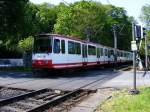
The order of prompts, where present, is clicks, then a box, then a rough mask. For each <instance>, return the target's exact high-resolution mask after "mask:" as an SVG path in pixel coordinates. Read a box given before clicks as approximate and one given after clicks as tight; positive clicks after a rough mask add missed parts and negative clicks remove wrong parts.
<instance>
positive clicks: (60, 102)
mask: <svg viewBox="0 0 150 112" xmlns="http://www.w3.org/2000/svg"><path fill="white" fill-rule="evenodd" d="M107 78H108V77H107V76H106V77H103V78H100V79H97V80H94V81H92V82H89V83H86V84H85V85H83V86H81V87H79V88H78V89H75V90H73V91H61V90H52V89H47V88H44V89H40V90H36V91H35V90H33V91H31V90H30V91H26V90H21V92H19V94H15V95H14V96H13V95H10V96H11V97H5V98H1V93H0V112H43V111H44V112H60V111H68V110H69V109H70V108H71V107H72V106H74V105H75V104H76V103H78V102H80V101H81V100H82V99H84V98H86V97H87V96H89V94H91V93H93V92H95V90H92V89H91V88H92V87H94V86H95V85H97V84H99V83H101V82H103V80H107ZM89 88H90V90H88V89H89ZM13 90H14V91H15V89H13ZM0 91H3V87H0ZM6 94H7V93H6Z"/></svg>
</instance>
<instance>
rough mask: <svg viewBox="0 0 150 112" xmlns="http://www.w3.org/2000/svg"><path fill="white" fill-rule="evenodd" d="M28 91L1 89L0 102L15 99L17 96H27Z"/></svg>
mask: <svg viewBox="0 0 150 112" xmlns="http://www.w3.org/2000/svg"><path fill="white" fill-rule="evenodd" d="M26 92H27V91H25V90H19V89H12V88H1V89H0V100H3V99H7V98H10V97H14V96H17V95H21V94H25V93H26Z"/></svg>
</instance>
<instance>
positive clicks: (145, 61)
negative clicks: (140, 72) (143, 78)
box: [144, 35, 148, 71]
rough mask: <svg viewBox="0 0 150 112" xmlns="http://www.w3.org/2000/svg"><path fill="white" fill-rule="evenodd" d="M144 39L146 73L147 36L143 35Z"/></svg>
mask: <svg viewBox="0 0 150 112" xmlns="http://www.w3.org/2000/svg"><path fill="white" fill-rule="evenodd" d="M144 36H145V37H144V38H145V70H146V71H147V67H148V62H147V55H148V52H147V36H146V35H144Z"/></svg>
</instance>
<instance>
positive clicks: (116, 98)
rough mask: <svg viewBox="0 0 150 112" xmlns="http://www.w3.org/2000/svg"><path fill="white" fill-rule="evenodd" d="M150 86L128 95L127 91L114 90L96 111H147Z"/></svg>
mask: <svg viewBox="0 0 150 112" xmlns="http://www.w3.org/2000/svg"><path fill="white" fill-rule="evenodd" d="M149 103H150V88H144V89H141V92H140V94H139V95H129V94H128V92H127V91H119V92H116V93H115V94H114V95H113V97H112V98H111V99H110V100H108V101H106V102H105V103H104V104H102V105H101V107H100V111H97V112H149V110H150V105H149Z"/></svg>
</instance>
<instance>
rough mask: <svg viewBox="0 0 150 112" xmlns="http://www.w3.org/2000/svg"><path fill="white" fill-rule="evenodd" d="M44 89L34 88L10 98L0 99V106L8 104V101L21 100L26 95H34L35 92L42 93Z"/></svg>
mask: <svg viewBox="0 0 150 112" xmlns="http://www.w3.org/2000/svg"><path fill="white" fill-rule="evenodd" d="M46 91H47V89H40V90H36V91H32V92H28V93H25V94H22V95H17V96H15V97H11V98H7V99H3V100H0V107H1V106H4V105H7V104H10V103H12V102H14V101H17V100H23V99H25V98H27V97H31V96H33V95H36V94H39V93H43V92H46Z"/></svg>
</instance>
